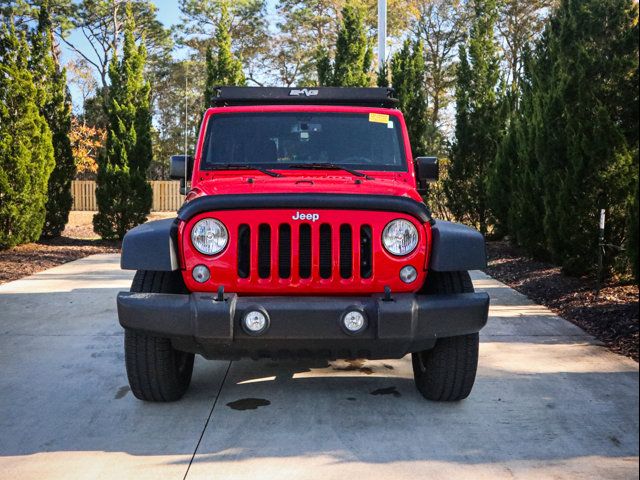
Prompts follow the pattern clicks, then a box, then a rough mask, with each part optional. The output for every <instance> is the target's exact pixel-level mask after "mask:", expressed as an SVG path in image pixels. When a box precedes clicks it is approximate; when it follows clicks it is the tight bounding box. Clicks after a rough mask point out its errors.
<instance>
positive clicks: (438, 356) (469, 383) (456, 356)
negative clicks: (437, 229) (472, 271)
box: [411, 271, 480, 402]
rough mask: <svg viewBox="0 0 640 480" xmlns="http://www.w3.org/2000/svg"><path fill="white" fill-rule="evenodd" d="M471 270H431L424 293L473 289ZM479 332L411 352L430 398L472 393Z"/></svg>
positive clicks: (420, 385)
mask: <svg viewBox="0 0 640 480" xmlns="http://www.w3.org/2000/svg"><path fill="white" fill-rule="evenodd" d="M473 291H474V289H473V283H472V282H471V277H470V276H469V273H468V272H433V271H432V272H430V273H429V276H428V278H427V285H426V287H425V288H424V291H423V293H425V294H427V295H442V294H456V293H472V292H473ZM479 343H480V337H479V334H478V333H473V334H470V335H460V336H457V337H449V338H441V339H439V340H438V341H437V342H436V345H435V347H433V348H432V349H431V350H423V351H421V352H416V353H412V354H411V360H412V364H413V377H414V380H415V384H416V387H417V389H418V391H419V392H420V393H421V394H422V396H423V397H425V398H426V399H428V400H436V401H448V402H451V401H458V400H463V399H465V398H467V397H468V396H469V394H470V393H471V389H472V388H473V383H474V382H475V378H476V371H477V369H478V347H479Z"/></svg>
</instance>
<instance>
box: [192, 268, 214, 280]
mask: <svg viewBox="0 0 640 480" xmlns="http://www.w3.org/2000/svg"><path fill="white" fill-rule="evenodd" d="M191 275H192V276H193V279H194V280H195V281H196V282H198V283H204V282H206V281H207V280H209V278H211V273H210V272H209V269H208V268H207V267H206V266H205V265H196V266H195V267H194V269H193V272H191Z"/></svg>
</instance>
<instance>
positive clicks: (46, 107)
mask: <svg viewBox="0 0 640 480" xmlns="http://www.w3.org/2000/svg"><path fill="white" fill-rule="evenodd" d="M52 36H53V26H52V24H51V18H50V11H49V4H48V2H47V1H43V2H42V3H41V5H40V11H39V18H38V27H37V29H36V31H35V32H34V35H33V37H32V54H31V62H30V63H31V65H30V68H31V71H32V73H33V75H34V78H35V79H36V81H37V82H38V84H39V86H40V88H41V89H42V90H43V92H44V96H45V98H44V101H43V102H42V103H41V107H40V111H41V113H42V115H44V117H45V118H46V120H47V124H48V125H49V129H50V130H51V135H52V140H53V151H54V159H55V167H54V169H53V171H52V172H51V176H50V177H49V184H48V195H47V197H48V198H47V204H46V212H47V214H46V219H45V224H44V227H43V230H42V235H43V236H44V237H56V236H59V235H60V234H61V233H62V231H63V230H64V227H65V225H66V223H67V221H68V219H69V211H70V210H71V204H72V203H73V199H72V197H71V181H72V180H73V177H74V175H75V170H76V168H75V162H74V158H73V152H72V149H71V141H70V139H69V134H70V132H71V98H70V95H69V92H68V90H67V84H66V72H65V71H64V70H63V69H61V68H60V65H59V64H58V63H57V62H56V61H55V59H54V57H53V42H52Z"/></svg>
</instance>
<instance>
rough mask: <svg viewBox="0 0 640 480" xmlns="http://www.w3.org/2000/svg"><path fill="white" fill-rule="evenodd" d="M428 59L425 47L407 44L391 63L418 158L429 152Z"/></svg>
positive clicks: (396, 88)
mask: <svg viewBox="0 0 640 480" xmlns="http://www.w3.org/2000/svg"><path fill="white" fill-rule="evenodd" d="M424 71H425V65H424V58H423V54H422V44H421V43H420V42H419V41H418V42H416V43H414V44H413V45H412V44H411V42H410V41H409V40H405V42H404V44H403V46H402V49H400V50H399V51H398V52H397V53H396V54H395V55H394V56H393V58H392V60H391V82H392V85H393V88H394V90H395V93H396V97H397V98H398V100H399V103H398V108H399V109H400V110H401V111H402V112H403V113H404V117H405V120H406V122H407V130H408V131H409V139H410V140H411V146H412V148H413V150H414V154H418V155H424V154H426V150H427V131H428V121H427V99H426V96H425V89H424Z"/></svg>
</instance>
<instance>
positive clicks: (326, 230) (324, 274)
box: [320, 223, 331, 278]
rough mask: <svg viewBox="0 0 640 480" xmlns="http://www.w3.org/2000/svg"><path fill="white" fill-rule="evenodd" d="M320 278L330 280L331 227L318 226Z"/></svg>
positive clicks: (326, 225)
mask: <svg viewBox="0 0 640 480" xmlns="http://www.w3.org/2000/svg"><path fill="white" fill-rule="evenodd" d="M320 278H331V225H329V224H328V223H323V224H322V225H320Z"/></svg>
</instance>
